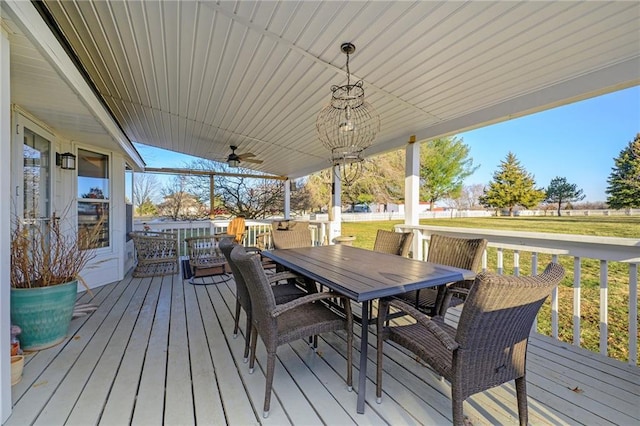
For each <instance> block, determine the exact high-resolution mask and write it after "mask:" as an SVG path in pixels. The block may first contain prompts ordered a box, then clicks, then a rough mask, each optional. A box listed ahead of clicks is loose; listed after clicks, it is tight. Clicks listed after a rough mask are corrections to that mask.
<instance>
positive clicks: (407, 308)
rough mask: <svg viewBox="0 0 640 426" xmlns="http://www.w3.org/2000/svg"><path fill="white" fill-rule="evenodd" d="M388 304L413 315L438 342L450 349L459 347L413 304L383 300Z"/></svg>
mask: <svg viewBox="0 0 640 426" xmlns="http://www.w3.org/2000/svg"><path fill="white" fill-rule="evenodd" d="M385 302H386V303H388V304H389V306H393V307H394V308H397V309H400V310H401V311H403V312H405V313H407V314H408V315H410V316H411V317H413V318H414V319H415V320H416V321H417V322H418V324H420V325H422V326H424V327H425V328H426V329H427V330H429V332H431V334H433V335H434V336H435V337H436V338H437V339H438V340H440V342H441V343H442V344H443V345H444V346H445V347H446V348H447V349H448V350H450V351H453V350H456V349H458V348H459V347H460V345H459V344H458V342H456V341H455V340H454V339H452V338H451V336H449V334H448V333H447V332H446V331H444V330H443V329H442V328H440V327H439V326H438V324H436V323H435V322H433V321H431V318H429V317H428V316H427V315H425V314H423V313H422V312H420V311H419V310H417V309H416V308H414V307H413V306H411V305H409V304H407V303H405V302H403V301H400V300H396V299H387V300H385Z"/></svg>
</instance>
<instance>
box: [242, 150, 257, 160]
mask: <svg viewBox="0 0 640 426" xmlns="http://www.w3.org/2000/svg"><path fill="white" fill-rule="evenodd" d="M255 156H256V155H255V154H254V153H253V152H245V153H244V154H238V158H239V159H241V160H244V159H245V158H251V157H255Z"/></svg>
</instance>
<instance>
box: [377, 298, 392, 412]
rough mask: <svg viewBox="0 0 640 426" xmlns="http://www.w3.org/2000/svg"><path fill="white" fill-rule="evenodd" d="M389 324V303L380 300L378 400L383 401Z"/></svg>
mask: <svg viewBox="0 0 640 426" xmlns="http://www.w3.org/2000/svg"><path fill="white" fill-rule="evenodd" d="M385 323H386V324H387V327H388V326H389V305H388V304H387V303H385V302H383V301H379V302H378V320H377V321H376V326H377V330H376V334H377V342H378V344H377V345H376V402H377V403H378V404H381V403H382V362H383V359H384V357H383V348H384V336H383V334H384V324H385Z"/></svg>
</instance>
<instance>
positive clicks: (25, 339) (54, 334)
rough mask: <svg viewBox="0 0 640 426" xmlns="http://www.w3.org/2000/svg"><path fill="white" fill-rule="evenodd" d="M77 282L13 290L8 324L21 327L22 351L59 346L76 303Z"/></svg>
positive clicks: (65, 333)
mask: <svg viewBox="0 0 640 426" xmlns="http://www.w3.org/2000/svg"><path fill="white" fill-rule="evenodd" d="M77 292H78V281H71V282H69V283H66V284H60V285H54V286H51V287H39V288H12V289H11V323H12V324H15V325H18V326H20V328H21V329H22V333H21V334H20V336H19V339H20V346H21V347H22V349H25V350H29V351H37V350H40V349H45V348H48V347H51V346H55V345H57V344H58V343H60V342H62V341H63V340H64V338H65V337H66V335H67V330H68V329H69V323H70V322H71V318H72V316H73V307H74V305H75V303H76V295H77Z"/></svg>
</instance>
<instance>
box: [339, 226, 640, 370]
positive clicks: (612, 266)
mask: <svg viewBox="0 0 640 426" xmlns="http://www.w3.org/2000/svg"><path fill="white" fill-rule="evenodd" d="M400 223H402V222H401V221H381V222H344V223H343V224H342V235H354V236H356V241H355V242H354V245H355V246H358V247H363V248H368V249H371V248H373V242H374V240H375V235H376V230H377V229H389V230H391V229H392V228H393V225H395V224H400ZM420 224H421V225H434V226H452V227H461V228H487V229H503V230H518V231H531V232H550V233H563V234H578V235H593V236H610V237H627V238H638V239H640V217H638V216H635V217H634V216H581V217H571V216H563V217H491V218H462V219H426V220H421V221H420ZM550 260H551V256H550V255H549V256H545V255H539V257H538V265H539V268H543V267H544V265H546V263H548V262H549V261H550ZM560 263H562V265H563V266H564V267H565V269H566V271H567V276H566V278H565V279H564V280H563V282H562V283H561V286H560V288H559V292H558V293H559V305H560V308H559V321H560V329H559V335H560V339H561V340H564V341H566V342H572V341H573V325H572V316H573V287H572V282H573V258H572V257H567V256H561V257H560ZM495 265H496V250H495V249H490V250H489V252H488V266H489V268H490V269H491V268H495ZM512 265H513V253H512V252H509V251H505V253H504V268H505V271H504V273H506V274H509V273H512V272H513V270H512ZM520 271H521V274H522V275H529V274H530V271H531V259H530V257H529V256H528V255H527V254H526V253H521V254H520ZM581 274H582V275H581V277H582V279H581V285H582V289H581V293H582V296H581V336H580V339H581V342H582V346H583V347H585V348H588V349H590V350H592V351H594V352H598V351H599V323H600V319H599V318H600V317H599V315H600V314H599V298H600V292H599V283H600V264H599V261H598V260H595V259H584V260H582V265H581ZM628 274H629V268H628V266H627V265H626V264H622V263H620V262H610V263H609V265H608V278H609V289H608V295H609V306H608V309H609V337H608V339H609V356H611V357H613V358H617V359H620V360H624V361H626V360H627V359H628V345H629V336H628V333H629V332H628V310H629V287H628V283H629V280H628ZM550 323H551V314H550V305H549V301H548V300H547V302H546V303H545V305H544V306H543V308H542V311H541V314H540V315H539V321H538V331H539V332H541V333H544V334H550V333H551V326H550ZM639 340H640V339H639Z"/></svg>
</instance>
